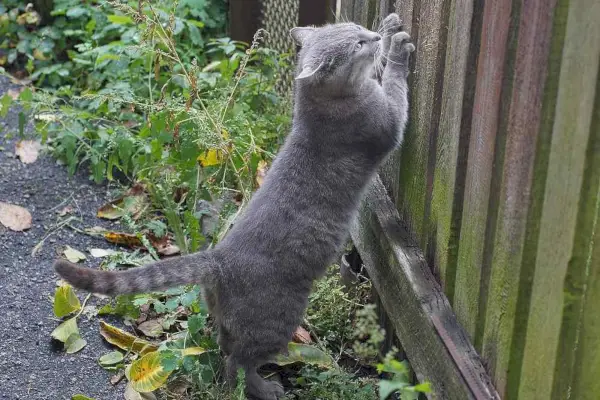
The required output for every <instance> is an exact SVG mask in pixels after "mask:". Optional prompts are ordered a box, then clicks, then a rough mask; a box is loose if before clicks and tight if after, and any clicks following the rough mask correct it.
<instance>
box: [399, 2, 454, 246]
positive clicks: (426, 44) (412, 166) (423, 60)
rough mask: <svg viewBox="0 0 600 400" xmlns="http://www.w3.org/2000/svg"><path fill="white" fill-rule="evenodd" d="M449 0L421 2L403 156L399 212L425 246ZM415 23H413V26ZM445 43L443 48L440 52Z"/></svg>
mask: <svg viewBox="0 0 600 400" xmlns="http://www.w3.org/2000/svg"><path fill="white" fill-rule="evenodd" d="M449 4H450V0H431V1H426V2H421V3H420V9H419V18H418V21H419V32H418V38H417V42H416V47H417V49H416V53H415V57H416V64H415V65H416V67H415V71H414V73H413V74H414V76H413V79H412V85H411V88H410V89H411V100H410V116H409V119H410V120H409V123H408V127H407V131H406V132H405V136H404V143H403V145H402V151H401V156H400V190H399V195H398V199H397V200H398V206H399V209H400V214H401V215H402V217H403V219H404V220H405V222H406V223H407V225H408V226H409V227H410V230H411V232H413V234H414V235H415V238H416V239H417V241H418V242H419V243H420V244H421V247H422V248H423V249H425V248H426V243H427V236H428V232H427V229H426V227H425V220H426V219H427V217H428V215H427V211H428V209H429V204H427V202H428V186H427V185H428V177H429V175H428V174H432V173H433V170H432V168H429V162H430V142H431V141H432V140H433V142H435V140H436V136H437V122H438V119H437V118H439V112H436V111H438V109H437V108H436V101H437V98H436V97H437V96H436V95H439V93H440V83H441V82H440V81H441V80H442V79H443V75H441V74H439V69H440V68H441V67H442V66H443V63H444V59H443V58H444V57H443V55H444V53H445V45H446V43H443V42H441V41H440V38H442V39H443V38H445V37H446V36H445V30H446V21H447V19H446V18H447V15H445V13H444V11H445V10H447V9H448V7H447V6H448V5H449ZM414 28H415V27H414V26H413V29H414ZM441 47H443V48H444V51H443V52H440V48H441Z"/></svg>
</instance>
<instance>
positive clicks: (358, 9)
mask: <svg viewBox="0 0 600 400" xmlns="http://www.w3.org/2000/svg"><path fill="white" fill-rule="evenodd" d="M368 19H369V0H354V12H353V17H352V21H354V22H356V23H357V24H360V25H362V26H364V27H365V28H367V29H368V28H370V26H368Z"/></svg>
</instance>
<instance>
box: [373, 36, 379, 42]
mask: <svg viewBox="0 0 600 400" xmlns="http://www.w3.org/2000/svg"><path fill="white" fill-rule="evenodd" d="M380 40H381V35H378V34H376V35H375V36H373V41H374V42H378V41H380Z"/></svg>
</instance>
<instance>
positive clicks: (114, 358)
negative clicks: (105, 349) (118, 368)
mask: <svg viewBox="0 0 600 400" xmlns="http://www.w3.org/2000/svg"><path fill="white" fill-rule="evenodd" d="M122 361H123V353H121V352H120V351H111V352H110V353H107V354H105V355H103V356H102V357H100V358H99V359H98V363H100V365H101V366H103V367H107V366H110V365H115V364H119V363H120V362H122Z"/></svg>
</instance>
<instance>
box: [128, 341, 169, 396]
mask: <svg viewBox="0 0 600 400" xmlns="http://www.w3.org/2000/svg"><path fill="white" fill-rule="evenodd" d="M160 361H161V354H160V353H159V352H158V351H154V352H152V353H148V354H146V355H145V356H143V357H142V358H140V359H138V360H135V361H134V362H133V363H132V364H131V367H130V368H129V370H128V371H127V372H126V374H125V376H127V379H129V383H131V387H132V388H133V389H134V390H135V391H137V392H142V393H147V392H153V391H155V390H156V389H158V388H159V387H161V386H163V385H164V384H165V382H167V379H168V378H169V375H171V371H165V370H164V369H163V366H162V364H161V362H160Z"/></svg>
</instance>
